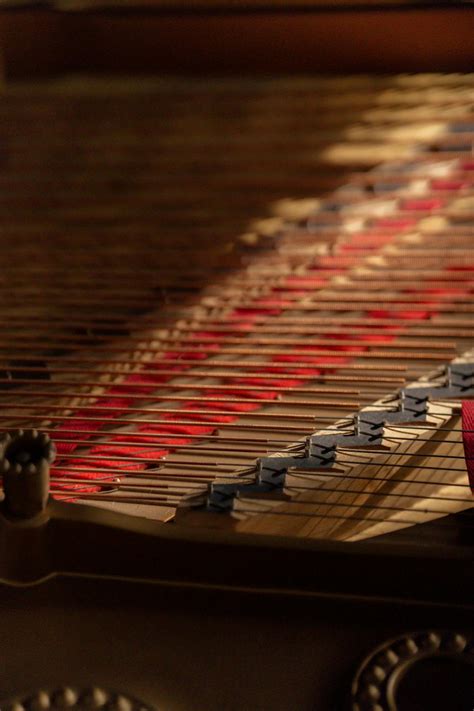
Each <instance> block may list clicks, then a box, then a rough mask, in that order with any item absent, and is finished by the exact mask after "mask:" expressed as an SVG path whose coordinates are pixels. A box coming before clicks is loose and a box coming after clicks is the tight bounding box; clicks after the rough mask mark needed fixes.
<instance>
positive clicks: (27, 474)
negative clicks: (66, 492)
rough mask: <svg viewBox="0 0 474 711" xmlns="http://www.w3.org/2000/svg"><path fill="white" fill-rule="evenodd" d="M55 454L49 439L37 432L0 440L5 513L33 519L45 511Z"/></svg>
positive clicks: (9, 435)
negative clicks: (51, 466) (50, 468)
mask: <svg viewBox="0 0 474 711" xmlns="http://www.w3.org/2000/svg"><path fill="white" fill-rule="evenodd" d="M55 453H56V450H55V446H54V444H53V443H52V442H51V440H50V438H49V437H48V435H46V434H41V433H39V432H37V431H36V430H16V431H13V432H7V433H5V434H4V435H3V436H2V437H1V438H0V474H1V475H2V477H3V491H4V495H5V501H4V509H5V511H6V513H7V514H8V515H9V516H12V517H16V518H22V519H25V518H31V517H32V516H35V515H36V514H38V513H40V512H41V511H42V510H43V509H44V508H45V506H46V503H47V501H48V496H49V467H50V464H51V462H52V461H53V460H54V456H55Z"/></svg>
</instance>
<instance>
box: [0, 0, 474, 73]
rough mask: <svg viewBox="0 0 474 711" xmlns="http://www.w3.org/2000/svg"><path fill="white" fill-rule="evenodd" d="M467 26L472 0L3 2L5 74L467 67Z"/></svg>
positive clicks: (0, 25)
mask: <svg viewBox="0 0 474 711" xmlns="http://www.w3.org/2000/svg"><path fill="white" fill-rule="evenodd" d="M389 1H390V0H389ZM384 7H385V6H384ZM341 8H342V9H341ZM473 31H474V11H473V9H472V7H468V6H461V5H454V4H452V5H449V6H446V5H437V6H436V7H433V6H431V5H424V4H423V5H421V4H416V5H414V6H413V5H410V6H408V5H405V4H403V5H397V6H395V5H389V6H388V7H387V11H386V12H382V11H381V10H380V7H379V6H370V7H369V5H368V4H367V2H366V0H364V5H363V6H362V7H361V6H358V7H357V8H353V7H351V8H346V7H345V6H343V5H338V6H337V7H334V8H333V7H331V9H327V7H325V6H324V5H321V6H319V7H318V8H317V9H313V8H309V7H305V8H303V12H298V11H296V10H294V9H293V8H291V9H289V10H287V9H285V10H284V9H282V8H281V7H279V8H278V11H277V12H275V9H274V7H272V9H271V11H267V10H263V9H259V10H258V11H253V10H252V12H247V13H244V12H237V11H235V12H230V13H227V12H222V11H220V10H219V9H216V10H212V11H206V12H204V13H203V12H201V13H199V12H183V11H182V9H181V8H180V9H177V10H173V11H168V10H167V11H166V12H149V11H148V12H146V13H145V12H143V11H142V12H137V11H134V12H124V11H120V12H118V11H113V12H111V11H108V12H105V11H103V12H91V11H85V12H81V13H75V12H58V11H57V10H54V9H50V8H45V7H37V8H23V9H21V8H19V9H16V10H14V11H11V10H6V9H1V10H0V41H1V46H2V48H3V63H4V71H5V75H6V77H7V79H8V78H15V77H23V78H24V77H28V76H35V75H43V76H44V75H57V74H61V73H68V72H80V73H85V72H86V73H90V72H98V73H105V74H107V73H109V74H110V73H117V72H118V73H129V74H153V73H160V72H161V73H188V74H200V73H214V74H216V73H217V74H236V73H237V74H239V73H240V74H246V73H247V74H249V73H250V74H253V75H255V74H258V73H268V72H273V73H295V72H296V73H298V72H300V73H301V72H303V73H304V72H330V73H331V72H339V73H342V72H371V73H372V72H377V73H383V72H404V71H423V72H426V71H448V72H452V71H463V70H464V71H471V70H472V41H471V40H472V33H473ZM18 37H22V41H21V42H18ZM137 37H140V41H139V42H137V41H136V39H137ZM210 38H212V41H210Z"/></svg>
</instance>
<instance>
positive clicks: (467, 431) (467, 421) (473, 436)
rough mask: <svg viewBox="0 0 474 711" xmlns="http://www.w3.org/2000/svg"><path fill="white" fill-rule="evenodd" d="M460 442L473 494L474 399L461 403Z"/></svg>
mask: <svg viewBox="0 0 474 711" xmlns="http://www.w3.org/2000/svg"><path fill="white" fill-rule="evenodd" d="M462 442H463V445H464V456H465V458H466V467H467V473H468V476H469V484H470V486H471V491H472V492H473V494H474V400H464V402H463V403H462Z"/></svg>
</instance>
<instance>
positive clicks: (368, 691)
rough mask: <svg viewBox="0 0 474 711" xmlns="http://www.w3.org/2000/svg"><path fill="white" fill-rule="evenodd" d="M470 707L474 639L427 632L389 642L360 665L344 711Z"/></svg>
mask: <svg viewBox="0 0 474 711" xmlns="http://www.w3.org/2000/svg"><path fill="white" fill-rule="evenodd" d="M473 703H474V640H473V639H472V637H471V636H470V635H468V634H465V633H463V632H460V631H446V630H442V631H440V630H428V631H424V632H414V633H409V634H406V635H403V636H401V637H398V638H396V639H392V640H390V641H388V642H386V643H385V644H383V645H381V646H380V647H378V648H377V649H375V650H374V651H373V652H372V653H371V654H370V656H368V657H366V659H365V660H364V661H363V662H362V664H361V665H360V667H359V669H358V671H357V673H356V675H355V677H354V680H353V682H352V687H351V692H350V699H349V702H348V704H347V709H348V711H419V710H420V709H429V710H430V711H446V709H448V708H449V709H450V711H464V710H465V709H471V708H472V707H473Z"/></svg>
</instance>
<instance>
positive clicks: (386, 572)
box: [0, 501, 474, 608]
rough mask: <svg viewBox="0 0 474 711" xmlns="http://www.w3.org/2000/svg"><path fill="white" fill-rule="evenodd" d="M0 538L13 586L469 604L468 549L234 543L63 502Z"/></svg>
mask: <svg viewBox="0 0 474 711" xmlns="http://www.w3.org/2000/svg"><path fill="white" fill-rule="evenodd" d="M0 533H1V536H2V538H5V539H8V546H6V547H5V551H8V553H7V554H6V555H4V556H2V557H1V558H0V580H1V581H2V582H5V583H8V584H12V585H20V586H24V585H32V584H36V583H38V582H40V581H42V580H45V579H48V578H50V577H54V576H55V575H67V576H87V577H98V578H111V579H122V580H135V581H137V580H142V581H143V582H149V583H155V584H161V585H167V586H173V587H190V588H205V589H220V590H228V591H242V592H248V593H258V594H259V595H261V594H269V595H283V596H291V597H293V596H303V597H308V596H317V597H325V596H331V597H334V596H339V597H342V598H351V599H356V598H357V599H372V600H374V599H375V600H397V601H400V602H410V603H413V602H415V603H421V602H422V603H423V604H432V605H433V604H434V605H450V604H452V603H453V602H455V603H456V605H457V606H458V607H465V608H470V607H472V606H473V601H472V596H471V590H472V576H473V572H474V571H473V566H472V547H471V546H469V545H457V546H454V545H449V544H448V545H439V546H436V545H434V546H431V547H426V546H413V545H406V544H403V543H401V544H400V543H391V544H387V545H380V544H377V543H374V542H370V541H369V542H360V543H342V542H338V541H321V540H309V539H290V538H282V537H277V536H258V535H257V536H256V535H250V534H238V535H237V534H235V533H233V532H231V531H230V532H228V531H219V530H203V529H199V528H186V527H183V526H179V525H175V524H163V523H162V524H157V523H155V522H150V521H147V520H144V519H139V518H135V517H130V516H125V515H123V514H117V513H114V512H110V511H104V510H100V509H95V508H92V507H88V506H83V505H77V506H74V507H71V506H68V505H67V504H62V503H60V502H57V501H51V502H50V503H49V505H48V507H47V510H46V512H45V513H44V514H42V515H40V516H38V517H36V518H34V519H30V520H29V521H28V522H26V523H25V522H20V523H13V522H12V521H10V520H8V518H6V517H5V516H3V515H0ZM33 550H34V551H35V554H34V555H32V551H33ZM124 570H126V571H127V575H126V576H124V574H123V571H124ZM374 571H377V574H376V575H374ZM407 580H409V581H411V582H410V585H407ZM427 601H429V603H428V602H427Z"/></svg>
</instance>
